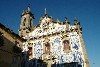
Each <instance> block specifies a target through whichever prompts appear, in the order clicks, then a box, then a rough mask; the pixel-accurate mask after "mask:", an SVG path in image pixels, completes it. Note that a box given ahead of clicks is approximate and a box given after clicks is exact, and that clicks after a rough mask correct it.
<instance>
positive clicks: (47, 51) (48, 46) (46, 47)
mask: <svg viewBox="0 0 100 67" xmlns="http://www.w3.org/2000/svg"><path fill="white" fill-rule="evenodd" d="M45 53H50V44H49V43H48V42H47V43H46V44H45Z"/></svg>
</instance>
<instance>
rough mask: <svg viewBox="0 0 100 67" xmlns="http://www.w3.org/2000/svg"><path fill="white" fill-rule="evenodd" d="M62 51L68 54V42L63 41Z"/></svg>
mask: <svg viewBox="0 0 100 67" xmlns="http://www.w3.org/2000/svg"><path fill="white" fill-rule="evenodd" d="M63 50H64V52H69V50H70V44H69V40H64V41H63Z"/></svg>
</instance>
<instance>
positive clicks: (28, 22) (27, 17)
mask: <svg viewBox="0 0 100 67" xmlns="http://www.w3.org/2000/svg"><path fill="white" fill-rule="evenodd" d="M33 20H34V15H33V14H32V13H31V11H30V6H28V8H27V10H26V11H23V12H22V15H21V24H20V29H19V36H20V37H25V36H26V35H27V34H28V33H29V32H31V29H32V25H33V24H32V23H33Z"/></svg>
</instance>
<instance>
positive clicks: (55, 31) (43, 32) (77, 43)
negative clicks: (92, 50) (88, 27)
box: [19, 6, 90, 67]
mask: <svg viewBox="0 0 100 67" xmlns="http://www.w3.org/2000/svg"><path fill="white" fill-rule="evenodd" d="M33 21H34V15H33V14H32V13H31V11H30V7H29V6H28V9H27V10H26V11H25V12H23V13H22V15H21V24H20V29H19V36H20V37H22V38H24V39H26V41H25V42H23V45H22V47H21V48H22V53H23V64H22V66H23V67H90V66H89V62H88V58H87V54H86V50H85V47H84V42H83V38H82V27H81V26H80V22H79V21H78V20H77V19H75V20H74V24H73V25H71V24H70V22H69V21H68V19H67V18H66V20H65V21H64V22H60V21H59V20H58V19H57V20H56V21H54V20H53V18H52V17H51V16H49V15H48V14H47V13H46V9H45V12H44V16H43V17H41V18H40V20H39V23H38V25H36V26H32V25H33V24H32V22H33Z"/></svg>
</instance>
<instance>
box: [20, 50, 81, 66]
mask: <svg viewBox="0 0 100 67" xmlns="http://www.w3.org/2000/svg"><path fill="white" fill-rule="evenodd" d="M22 58H23V59H22V63H21V67H48V63H46V62H43V60H41V59H36V58H34V59H31V60H28V55H27V52H23V53H22ZM51 67H82V65H79V64H78V62H72V63H62V64H57V63H54V64H52V65H51Z"/></svg>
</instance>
